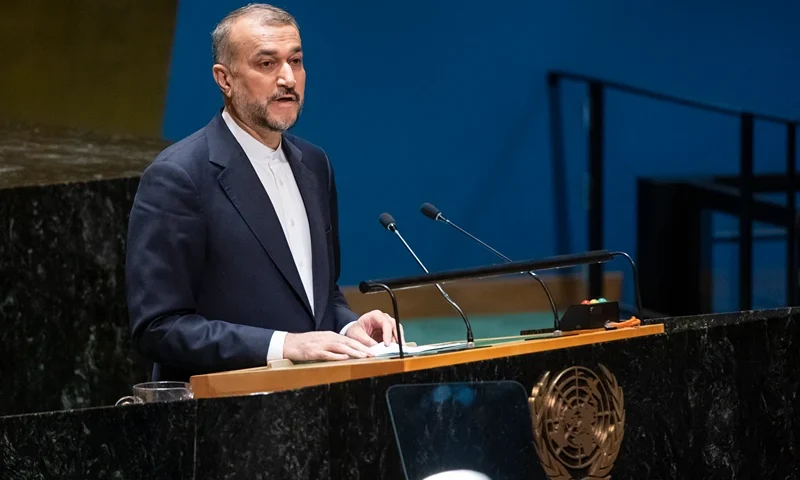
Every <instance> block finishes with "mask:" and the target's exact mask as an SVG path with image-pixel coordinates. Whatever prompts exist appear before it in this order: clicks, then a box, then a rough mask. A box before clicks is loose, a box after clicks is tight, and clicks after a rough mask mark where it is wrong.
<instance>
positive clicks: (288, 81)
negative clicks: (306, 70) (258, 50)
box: [278, 63, 297, 88]
mask: <svg viewBox="0 0 800 480" xmlns="http://www.w3.org/2000/svg"><path fill="white" fill-rule="evenodd" d="M295 84H297V81H296V80H295V78H294V72H293V71H292V66H291V65H289V64H288V63H284V64H283V67H281V71H280V72H279V73H278V86H281V87H285V88H294V86H295Z"/></svg>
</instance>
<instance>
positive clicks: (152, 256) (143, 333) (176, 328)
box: [126, 161, 273, 372]
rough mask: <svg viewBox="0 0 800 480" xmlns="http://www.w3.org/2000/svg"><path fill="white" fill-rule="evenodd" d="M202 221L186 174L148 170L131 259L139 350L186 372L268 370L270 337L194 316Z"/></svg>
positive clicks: (134, 218) (160, 167)
mask: <svg viewBox="0 0 800 480" xmlns="http://www.w3.org/2000/svg"><path fill="white" fill-rule="evenodd" d="M205 221H206V220H205V218H204V212H203V210H202V206H201V203H200V199H199V196H198V193H197V190H196V187H195V184H194V182H193V181H192V179H191V178H190V176H189V175H188V174H187V173H186V171H185V170H184V169H183V168H181V167H180V166H178V165H176V164H173V163H171V162H165V161H161V162H158V161H157V162H155V163H153V164H151V165H150V166H149V167H148V168H147V169H146V170H145V172H144V174H143V175H142V178H141V180H140V183H139V188H138V190H137V193H136V197H135V199H134V203H133V208H132V210H131V216H130V222H129V225H128V248H127V254H126V291H127V298H128V310H129V315H130V323H131V328H132V330H133V342H134V345H135V346H136V348H137V349H138V350H139V351H140V352H141V353H142V354H143V355H144V356H146V357H147V358H149V359H151V360H153V361H155V362H158V363H161V364H164V365H169V366H172V367H174V368H181V369H185V370H189V371H196V372H213V371H221V370H233V369H239V368H248V367H253V366H259V365H264V364H265V362H266V358H267V351H268V348H269V343H270V340H271V338H272V334H273V330H268V329H263V328H257V327H252V326H246V325H239V324H235V323H229V322H227V321H225V320H222V319H210V318H205V317H204V316H202V315H200V314H198V313H197V308H196V305H197V299H196V294H197V293H196V292H197V290H198V285H199V282H200V279H201V277H202V275H203V270H202V269H203V261H204V256H205Z"/></svg>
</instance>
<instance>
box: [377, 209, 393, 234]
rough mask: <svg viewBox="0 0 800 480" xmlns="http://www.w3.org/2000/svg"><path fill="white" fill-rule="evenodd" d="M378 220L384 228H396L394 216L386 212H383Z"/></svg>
mask: <svg viewBox="0 0 800 480" xmlns="http://www.w3.org/2000/svg"><path fill="white" fill-rule="evenodd" d="M378 221H379V222H381V225H383V228H385V229H386V230H393V229H394V228H395V222H394V217H392V216H391V215H389V214H388V213H386V212H383V213H381V216H380V217H378Z"/></svg>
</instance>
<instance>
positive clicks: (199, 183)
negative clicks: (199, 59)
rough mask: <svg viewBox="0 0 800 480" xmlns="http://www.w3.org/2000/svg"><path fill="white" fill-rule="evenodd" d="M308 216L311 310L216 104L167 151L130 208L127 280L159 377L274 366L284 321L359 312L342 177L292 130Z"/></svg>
mask: <svg viewBox="0 0 800 480" xmlns="http://www.w3.org/2000/svg"><path fill="white" fill-rule="evenodd" d="M282 148H283V150H284V153H285V154H286V158H287V159H288V161H289V164H290V165H291V169H292V172H293V173H294V177H295V179H296V181H297V185H298V187H299V190H300V193H301V195H302V197H303V201H304V203H305V207H306V213H307V215H308V222H309V230H310V233H311V251H312V263H313V277H314V282H313V283H314V312H315V314H312V310H311V308H310V305H309V302H308V298H307V296H306V294H305V291H304V289H303V284H302V282H301V280H300V275H299V273H298V272H297V269H296V267H295V264H294V261H293V259H292V255H291V251H290V250H289V245H288V244H287V242H286V238H285V236H284V234H283V230H282V228H281V225H280V221H279V220H278V217H277V215H276V213H275V210H274V209H273V207H272V203H271V201H270V199H269V197H268V196H267V193H266V191H265V189H264V187H263V185H262V184H261V182H260V180H259V178H258V176H257V175H256V172H255V170H254V169H253V167H252V165H251V164H250V161H249V160H248V158H247V157H246V155H245V153H244V151H243V150H242V148H241V147H240V146H239V143H238V142H237V141H236V139H235V138H234V137H233V134H232V133H231V132H230V130H229V129H228V127H227V125H226V124H225V121H224V120H223V119H222V116H221V115H220V114H217V115H216V116H215V117H214V118H213V119H212V120H211V122H210V123H209V124H208V125H206V126H205V127H204V128H203V129H201V130H199V131H198V132H196V133H194V134H193V135H191V136H189V137H187V138H185V139H183V140H181V141H179V142H177V143H175V144H173V145H171V146H170V147H169V148H167V149H166V150H164V151H163V152H161V154H159V156H158V157H157V158H156V159H155V160H154V161H153V163H152V164H151V165H149V166H148V167H147V169H146V170H145V171H144V173H143V174H142V178H141V181H140V183H139V188H138V191H137V193H136V197H135V199H134V204H133V209H132V210H131V216H130V224H129V228H128V245H127V259H126V289H127V297H128V311H129V315H130V323H131V328H132V330H133V341H134V344H135V346H136V347H137V349H138V350H139V351H140V352H141V353H142V354H143V355H144V356H145V357H147V358H148V359H150V360H152V361H153V362H155V365H154V368H153V379H154V380H184V381H185V380H188V378H189V377H190V376H191V375H195V374H201V373H210V372H217V371H224V370H233V369H240V368H248V367H255V366H260V365H265V363H266V357H267V350H268V348H269V342H270V339H271V338H272V334H273V332H274V331H275V330H283V331H288V332H294V333H298V332H308V331H313V330H333V331H339V330H341V329H342V328H343V327H344V326H345V325H346V324H347V323H349V322H351V321H353V320H356V319H357V315H356V314H355V313H354V312H352V311H351V310H350V308H349V307H348V305H347V302H346V300H345V298H344V296H343V295H342V292H341V291H340V289H339V287H338V284H337V282H338V278H339V238H338V221H337V210H338V207H337V200H336V183H335V180H334V175H333V170H332V168H331V165H330V162H329V161H328V158H327V156H326V154H325V153H324V152H323V151H322V150H321V149H320V148H318V147H316V146H315V145H312V144H311V143H308V142H306V141H304V140H301V139H299V138H297V137H295V136H293V135H289V134H284V136H283V139H282Z"/></svg>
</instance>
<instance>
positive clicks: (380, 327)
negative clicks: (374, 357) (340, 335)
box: [345, 310, 402, 347]
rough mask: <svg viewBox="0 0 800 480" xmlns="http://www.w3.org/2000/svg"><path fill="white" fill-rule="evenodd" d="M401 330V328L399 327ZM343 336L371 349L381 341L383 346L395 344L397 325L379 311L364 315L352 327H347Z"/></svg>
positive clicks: (388, 316) (387, 315)
mask: <svg viewBox="0 0 800 480" xmlns="http://www.w3.org/2000/svg"><path fill="white" fill-rule="evenodd" d="M400 328H401V330H402V327H400ZM345 335H346V336H348V337H350V338H352V339H354V340H358V341H359V342H361V343H363V344H364V345H366V346H368V347H371V346H373V345H377V343H378V342H380V341H383V343H384V344H385V345H389V344H390V343H392V342H395V343H397V338H398V337H397V323H395V321H394V318H392V317H391V316H390V315H389V314H386V313H383V312H381V311H380V310H373V311H371V312H368V313H365V314H364V315H362V316H361V318H359V319H358V321H356V323H354V324H353V325H350V327H348V329H347V331H346V332H345Z"/></svg>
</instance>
